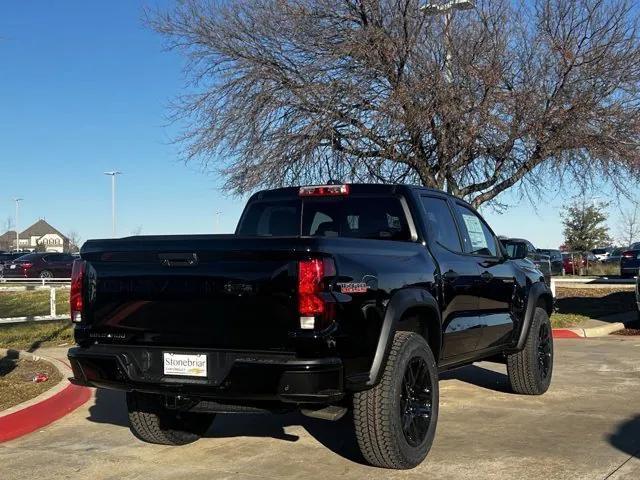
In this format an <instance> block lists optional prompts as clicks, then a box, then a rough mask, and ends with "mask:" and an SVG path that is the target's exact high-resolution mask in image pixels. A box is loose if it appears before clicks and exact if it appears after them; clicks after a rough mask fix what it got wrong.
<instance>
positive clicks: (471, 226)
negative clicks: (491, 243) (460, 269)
mask: <svg viewBox="0 0 640 480" xmlns="http://www.w3.org/2000/svg"><path fill="white" fill-rule="evenodd" d="M462 218H463V219H464V224H465V225H466V227H467V232H469V240H471V248H472V249H473V250H474V251H477V250H481V249H483V248H487V247H488V245H487V239H486V237H485V236H484V232H483V231H482V223H480V219H479V218H478V217H476V216H475V215H466V214H464V213H463V214H462Z"/></svg>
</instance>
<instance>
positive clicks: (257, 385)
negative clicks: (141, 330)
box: [68, 345, 344, 404]
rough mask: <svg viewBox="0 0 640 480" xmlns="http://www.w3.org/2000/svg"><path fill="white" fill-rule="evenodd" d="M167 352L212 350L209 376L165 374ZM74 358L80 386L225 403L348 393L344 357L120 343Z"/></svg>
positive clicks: (76, 351)
mask: <svg viewBox="0 0 640 480" xmlns="http://www.w3.org/2000/svg"><path fill="white" fill-rule="evenodd" d="M164 352H172V353H185V354H186V353H196V354H206V355H207V360H208V362H207V364H208V368H207V376H206V378H205V377H202V378H190V377H175V376H166V375H164V372H163V353H164ZM68 357H69V361H70V363H71V368H72V369H73V375H74V378H73V379H72V382H73V383H75V384H77V385H85V386H92V387H100V388H110V389H115V390H126V391H132V390H137V391H143V392H149V393H159V394H164V395H181V396H188V397H198V398H201V399H215V400H221V401H225V400H226V401H230V400H242V401H278V402H285V403H302V404H304V403H311V404H313V403H315V404H326V403H330V402H335V401H338V400H340V399H341V398H342V397H343V396H344V385H343V383H344V382H343V368H342V362H341V361H340V359H338V358H321V359H299V358H296V357H295V356H294V355H293V354H274V353H255V352H242V351H222V350H206V349H205V350H198V351H193V350H184V349H176V348H162V347H141V346H117V345H92V346H90V347H87V348H82V347H77V348H72V349H70V350H69V354H68Z"/></svg>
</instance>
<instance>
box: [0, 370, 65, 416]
mask: <svg viewBox="0 0 640 480" xmlns="http://www.w3.org/2000/svg"><path fill="white" fill-rule="evenodd" d="M37 373H46V374H47V375H48V377H49V379H48V380H47V381H46V382H42V383H35V382H34V381H33V377H34V375H36V374H37ZM60 380H62V375H61V374H60V372H59V371H58V369H57V368H55V367H54V366H53V365H51V364H50V363H49V362H45V361H44V360H37V361H34V360H23V359H15V358H2V359H0V411H2V410H6V409H7V408H10V407H13V406H14V405H18V404H19V403H22V402H24V401H26V400H30V399H32V398H35V397H37V396H38V395H40V394H41V393H43V392H45V391H47V390H49V389H50V388H51V387H53V386H55V385H56V384H57V383H58V382H59V381H60Z"/></svg>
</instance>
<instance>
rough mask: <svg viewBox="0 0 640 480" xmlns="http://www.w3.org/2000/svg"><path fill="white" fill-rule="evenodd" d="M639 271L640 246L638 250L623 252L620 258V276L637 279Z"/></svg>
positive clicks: (639, 245)
mask: <svg viewBox="0 0 640 480" xmlns="http://www.w3.org/2000/svg"><path fill="white" fill-rule="evenodd" d="M634 245H635V244H634ZM632 247H633V245H632ZM638 269H640V244H638V248H636V249H630V250H625V251H624V252H622V256H621V257H620V276H621V277H623V278H631V277H635V276H637V275H638Z"/></svg>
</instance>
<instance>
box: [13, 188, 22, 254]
mask: <svg viewBox="0 0 640 480" xmlns="http://www.w3.org/2000/svg"><path fill="white" fill-rule="evenodd" d="M22 200H24V198H14V199H13V201H14V202H16V251H20V227H19V225H18V221H19V215H20V202H21V201H22Z"/></svg>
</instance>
